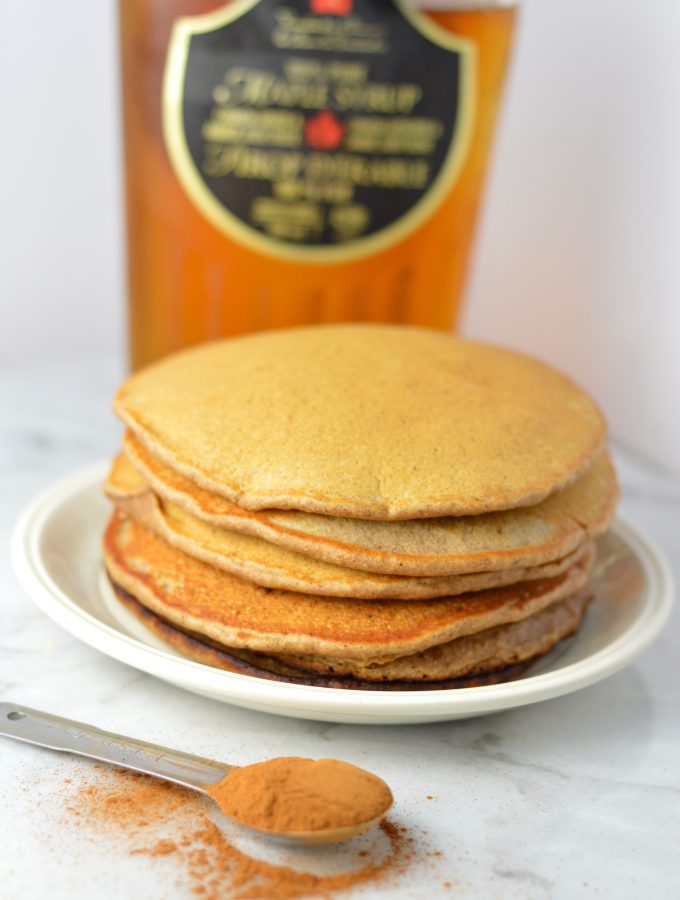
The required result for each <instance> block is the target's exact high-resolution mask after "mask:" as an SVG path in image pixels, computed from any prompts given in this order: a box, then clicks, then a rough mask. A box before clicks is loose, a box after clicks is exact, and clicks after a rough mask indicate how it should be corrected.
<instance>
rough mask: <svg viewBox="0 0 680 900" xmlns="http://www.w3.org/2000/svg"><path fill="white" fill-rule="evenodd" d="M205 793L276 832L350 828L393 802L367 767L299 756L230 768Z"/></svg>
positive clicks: (246, 821) (244, 820)
mask: <svg viewBox="0 0 680 900" xmlns="http://www.w3.org/2000/svg"><path fill="white" fill-rule="evenodd" d="M209 793H210V795H211V796H212V797H213V799H214V800H215V801H216V802H217V803H218V804H219V806H220V807H221V809H222V811H223V812H225V813H226V814H227V815H228V816H231V818H232V819H236V821H237V822H240V823H241V824H242V825H247V826H248V827H250V828H257V829H260V830H262V831H274V832H300V831H305V832H308V831H326V830H332V829H336V828H348V827H352V826H354V825H360V824H362V823H365V822H369V821H371V820H373V819H377V818H380V817H381V816H383V815H384V814H385V813H386V812H387V810H388V809H389V808H390V806H391V805H392V792H391V791H390V789H389V788H388V786H387V785H386V784H385V782H384V781H382V780H381V779H380V778H378V777H377V776H376V775H372V774H371V773H370V772H367V771H366V770H365V769H360V768H359V767H358V766H353V765H351V764H350V763H346V762H343V761H342V760H339V759H319V760H313V759H305V758H304V757H299V756H283V757H279V758H278V759H270V760H267V761H266V762H262V763H255V764H254V765H252V766H243V767H242V768H239V769H234V770H233V771H232V772H230V773H229V774H228V775H227V776H226V778H223V779H222V781H220V782H219V783H218V784H216V785H214V786H213V787H211V788H210V790H209Z"/></svg>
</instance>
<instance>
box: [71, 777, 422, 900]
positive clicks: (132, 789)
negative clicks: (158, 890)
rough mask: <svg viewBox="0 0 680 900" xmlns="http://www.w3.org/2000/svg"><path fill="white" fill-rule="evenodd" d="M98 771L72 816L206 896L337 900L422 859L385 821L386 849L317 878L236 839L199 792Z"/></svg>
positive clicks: (205, 899)
mask: <svg viewBox="0 0 680 900" xmlns="http://www.w3.org/2000/svg"><path fill="white" fill-rule="evenodd" d="M96 768H97V777H96V779H95V780H94V781H92V782H90V783H86V784H83V785H81V786H79V787H77V788H76V791H75V794H73V795H72V796H71V798H70V802H69V803H68V805H67V810H68V812H69V813H70V815H71V816H73V817H74V818H75V820H76V821H77V822H78V823H79V824H80V825H81V827H83V828H88V829H90V830H92V831H94V832H96V833H97V835H98V837H100V838H102V839H103V840H106V841H108V843H109V845H110V846H111V848H112V849H114V848H115V847H117V846H118V847H119V848H120V852H121V853H124V852H127V853H129V854H133V855H136V856H150V857H156V858H158V860H160V861H162V862H163V865H165V864H166V860H167V864H168V866H169V869H168V877H169V878H170V877H172V876H173V875H174V877H175V878H177V876H178V875H179V886H180V887H183V888H184V890H186V892H187V894H189V895H194V896H196V897H200V898H201V900H226V898H231V900H297V898H302V897H323V898H331V897H333V896H334V895H335V893H336V892H338V891H346V890H348V889H349V888H352V887H357V886H359V885H363V884H388V883H390V882H393V881H394V880H395V879H397V878H398V877H399V876H400V875H401V874H402V873H403V872H405V870H406V869H407V868H408V866H409V864H410V863H411V862H412V861H413V859H414V856H415V845H414V841H413V839H412V838H411V837H410V835H409V833H408V832H407V831H406V829H404V828H402V827H400V826H398V825H396V824H394V823H393V822H389V821H383V822H382V824H381V825H380V828H381V829H382V832H383V836H384V838H386V839H387V844H388V850H387V853H385V854H378V853H377V852H376V851H369V852H368V855H367V856H366V857H364V858H363V859H362V865H361V866H360V868H358V869H355V870H354V871H350V872H345V873H342V874H334V875H316V874H312V873H310V872H304V871H300V870H299V869H296V868H293V867H291V866H289V865H285V864H284V865H276V864H273V863H269V862H266V861H264V860H262V859H257V858H255V857H254V856H250V855H248V854H247V853H244V852H243V851H241V850H239V849H238V848H237V847H235V846H234V845H233V844H232V843H230V841H229V840H228V839H227V838H226V837H225V835H224V833H223V832H222V831H221V830H220V829H219V828H218V827H217V825H215V823H214V822H213V821H212V820H211V819H210V817H209V812H210V811H211V805H212V804H210V803H209V802H207V801H206V800H204V799H203V798H202V797H200V796H199V795H197V794H196V793H194V792H193V791H189V790H186V789H184V788H181V787H178V786H175V785H172V784H169V783H167V782H162V781H159V780H157V779H155V778H150V777H148V776H145V775H140V774H137V773H134V772H125V771H119V770H113V769H108V768H107V767H104V766H102V767H96ZM363 852H366V851H363ZM374 856H375V858H373V857H374ZM171 862H172V865H171Z"/></svg>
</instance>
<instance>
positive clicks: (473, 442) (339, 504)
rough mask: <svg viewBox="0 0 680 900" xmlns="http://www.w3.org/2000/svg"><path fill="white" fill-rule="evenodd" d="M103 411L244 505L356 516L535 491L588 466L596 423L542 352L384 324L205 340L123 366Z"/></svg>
mask: <svg viewBox="0 0 680 900" xmlns="http://www.w3.org/2000/svg"><path fill="white" fill-rule="evenodd" d="M115 409H116V411H117V413H118V415H119V416H120V417H121V418H122V419H123V421H125V422H126V423H127V424H128V426H129V427H130V428H131V429H132V431H133V432H134V433H135V435H136V436H137V437H138V439H139V441H140V442H141V443H142V444H143V445H144V446H145V447H146V448H147V449H148V450H149V451H150V452H151V453H152V454H153V455H154V456H155V457H157V458H158V459H160V460H162V461H163V462H165V463H166V464H167V465H169V466H170V467H171V468H172V469H174V470H175V471H177V472H179V473H181V474H183V475H185V476H186V477H187V478H189V479H190V480H191V481H192V482H194V483H195V484H197V485H198V486H199V487H202V488H204V489H206V490H209V491H212V492H213V493H216V494H220V495H221V496H224V497H226V498H227V499H229V500H232V501H233V502H235V503H237V504H239V505H240V506H242V507H244V508H246V509H252V510H260V509H266V508H269V507H275V508H281V509H300V510H304V511H307V512H313V513H321V514H323V515H333V516H341V517H353V518H361V519H395V520H400V519H409V518H426V517H432V516H444V515H479V514H481V513H485V512H491V511H496V510H501V509H511V508H516V507H522V506H531V505H534V504H537V503H539V502H541V501H542V500H544V499H545V498H546V497H548V496H550V495H551V494H554V493H556V492H557V491H559V490H561V489H564V488H565V487H567V486H568V485H569V484H572V483H573V482H574V481H575V480H576V479H577V478H578V477H579V476H580V475H582V474H583V473H584V472H585V471H586V470H587V469H588V467H589V466H590V465H591V463H592V461H593V460H594V459H595V457H596V456H597V454H598V453H599V452H600V450H601V449H602V446H603V443H604V439H605V432H606V426H605V423H604V419H603V417H602V415H601V413H600V411H599V409H598V408H597V406H596V405H595V403H594V402H593V401H592V400H591V399H590V397H588V396H587V395H586V394H585V393H584V392H583V391H581V390H580V389H579V388H578V387H576V386H575V385H574V384H573V383H572V382H571V381H569V380H568V379H567V378H565V377H564V376H562V375H560V374H558V373H557V372H555V371H554V370H553V369H552V368H550V367H549V366H546V365H544V364H542V363H539V362H537V361H535V360H532V359H530V358H528V357H526V356H523V355H521V354H519V353H513V352H510V351H508V350H502V349H500V348H496V347H489V346H486V345H483V344H478V343H475V342H472V341H466V340H463V339H461V338H456V337H453V336H450V335H447V334H444V333H441V332H435V331H429V330H426V329H419V328H410V327H406V326H387V325H346V326H337V325H336V326H311V327H306V328H295V329H288V330H281V331H273V332H264V333H260V334H256V335H248V336H246V337H241V338H236V339H231V340H228V341H219V342H215V343H213V344H207V345H202V346H200V347H198V348H193V349H191V350H187V351H185V352H183V353H179V354H177V355H175V356H172V357H169V358H167V359H165V360H162V361H161V362H159V363H157V364H155V365H153V366H151V367H149V368H147V369H144V370H143V371H141V372H139V373H137V374H135V375H133V376H132V377H131V378H130V379H128V381H127V382H126V383H125V384H124V385H123V386H122V388H121V389H120V390H119V391H118V393H117V395H116V400H115Z"/></svg>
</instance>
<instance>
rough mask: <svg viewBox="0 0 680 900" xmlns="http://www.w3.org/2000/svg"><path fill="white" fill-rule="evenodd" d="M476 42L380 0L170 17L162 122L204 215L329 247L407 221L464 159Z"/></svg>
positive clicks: (385, 234)
mask: <svg viewBox="0 0 680 900" xmlns="http://www.w3.org/2000/svg"><path fill="white" fill-rule="evenodd" d="M474 62H475V57H474V47H473V45H471V44H470V42H469V41H467V40H465V39H463V38H461V37H459V36H457V35H453V34H451V33H449V32H447V31H446V30H444V29H443V28H441V27H440V26H438V25H436V24H434V23H433V22H432V21H431V20H429V19H427V18H426V17H425V16H423V15H422V14H420V13H417V12H415V11H414V10H412V9H410V8H408V7H406V6H403V5H402V4H401V2H393V0H246V2H243V3H239V2H236V3H230V4H228V5H226V6H223V7H220V8H219V9H217V10H215V11H213V12H210V13H207V14H204V15H200V16H191V17H184V18H181V19H178V20H177V21H176V22H175V25H174V28H173V32H172V36H171V40H170V46H169V49H168V59H167V64H166V71H165V81H164V88H163V128H164V134H165V140H166V145H167V149H168V153H169V156H170V159H171V161H172V165H173V167H174V169H175V172H176V174H177V177H178V179H179V180H180V182H181V183H182V185H183V186H184V189H185V190H186V192H187V194H188V195H189V196H190V197H191V199H192V201H193V202H194V203H195V205H196V206H197V207H198V208H199V209H200V210H201V212H202V213H203V214H204V215H205V216H206V218H207V219H209V220H210V221H211V222H212V223H213V225H215V226H216V227H217V228H218V229H220V230H221V231H223V232H224V233H225V234H227V235H229V236H231V237H232V238H234V239H235V240H238V241H240V242H241V243H243V244H245V245H247V246H249V247H251V248H252V249H255V250H259V251H260V252H262V253H266V254H269V255H276V256H281V257H284V258H290V259H304V260H308V261H310V262H320V263H323V262H333V261H336V260H338V259H348V258H353V257H359V256H363V255H367V254H369V253H374V252H377V251H378V250H381V249H384V248H386V247H388V246H390V245H391V244H393V243H394V242H396V241H397V240H399V239H401V238H403V237H405V236H406V235H407V234H408V233H409V232H411V231H412V230H414V229H415V228H417V227H418V226H419V225H420V224H421V223H422V222H424V221H425V220H426V219H427V218H428V217H429V216H430V215H431V214H432V213H433V212H434V210H435V209H436V207H437V206H438V205H439V203H440V202H441V201H442V199H443V198H444V196H445V195H446V193H447V192H448V191H449V190H450V188H451V187H452V185H453V183H454V182H455V179H456V177H457V175H458V172H459V171H460V168H461V166H462V163H463V161H464V159H465V155H466V150H467V144H468V139H469V134H470V130H471V122H472V115H473V108H474V97H473V91H474Z"/></svg>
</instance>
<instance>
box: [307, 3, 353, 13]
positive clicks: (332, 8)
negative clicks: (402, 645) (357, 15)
mask: <svg viewBox="0 0 680 900" xmlns="http://www.w3.org/2000/svg"><path fill="white" fill-rule="evenodd" d="M353 3H354V0H309V9H310V12H311V13H312V14H313V15H315V16H348V15H349V14H350V13H351V12H352V4H353Z"/></svg>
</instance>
